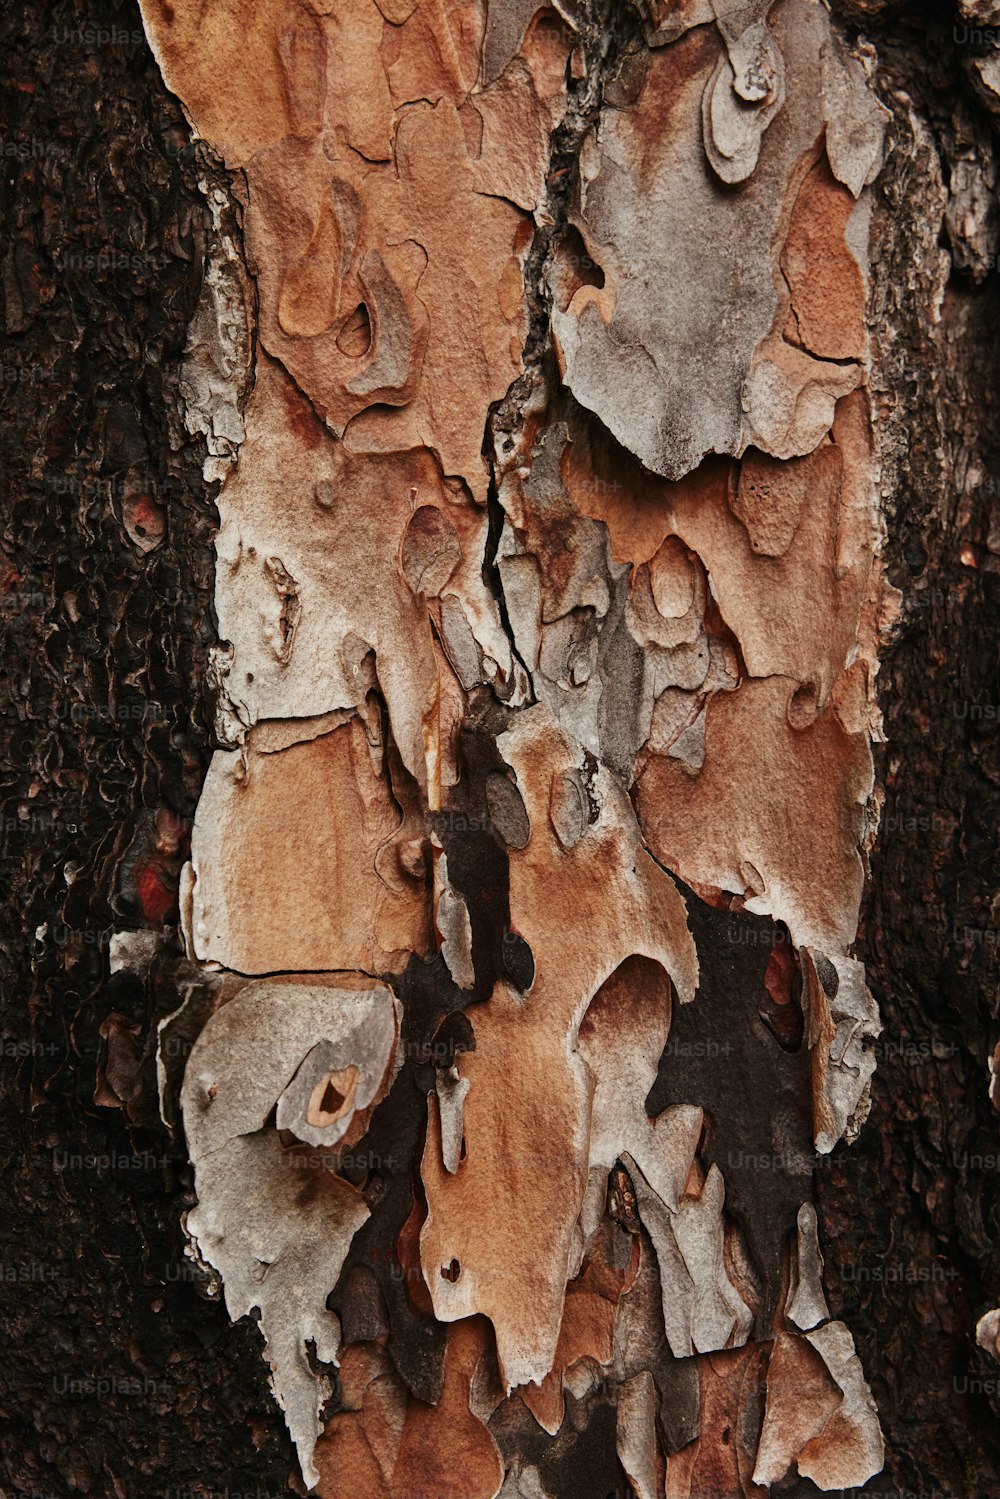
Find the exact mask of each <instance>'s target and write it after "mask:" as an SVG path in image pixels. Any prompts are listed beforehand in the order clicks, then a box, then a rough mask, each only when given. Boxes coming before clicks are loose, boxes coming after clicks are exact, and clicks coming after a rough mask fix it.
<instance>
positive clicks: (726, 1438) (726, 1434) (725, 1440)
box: [722, 1426, 730, 1447]
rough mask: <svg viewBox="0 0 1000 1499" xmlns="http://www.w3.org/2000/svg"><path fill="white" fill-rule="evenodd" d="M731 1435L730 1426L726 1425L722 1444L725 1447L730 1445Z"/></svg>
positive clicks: (723, 1430)
mask: <svg viewBox="0 0 1000 1499" xmlns="http://www.w3.org/2000/svg"><path fill="white" fill-rule="evenodd" d="M729 1436H730V1431H729V1427H728V1426H724V1427H723V1428H722V1445H723V1446H724V1447H728V1446H729Z"/></svg>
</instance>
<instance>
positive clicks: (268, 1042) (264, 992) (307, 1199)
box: [181, 976, 399, 1485]
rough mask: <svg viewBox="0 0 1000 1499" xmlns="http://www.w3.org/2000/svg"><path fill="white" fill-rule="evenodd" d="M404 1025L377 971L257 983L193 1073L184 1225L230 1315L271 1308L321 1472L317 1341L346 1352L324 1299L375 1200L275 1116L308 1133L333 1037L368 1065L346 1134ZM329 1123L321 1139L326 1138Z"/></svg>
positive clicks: (275, 1352)
mask: <svg viewBox="0 0 1000 1499" xmlns="http://www.w3.org/2000/svg"><path fill="white" fill-rule="evenodd" d="M398 1025H399V1012H398V1007H397V1005H396V1002H395V1000H394V998H393V996H392V995H391V994H390V992H389V991H388V990H387V989H385V988H383V987H381V986H380V985H376V984H374V983H372V981H371V980H368V979H364V978H356V977H353V976H350V977H348V976H338V977H337V978H336V979H327V980H319V979H315V980H313V981H312V982H311V983H309V984H303V983H300V982H296V981H295V980H293V979H288V980H280V981H266V982H261V983H255V984H249V985H247V987H246V988H245V989H243V990H242V992H241V993H240V994H238V995H237V996H236V997H235V998H234V999H232V1000H230V1001H229V1003H228V1004H226V1005H224V1006H223V1007H222V1008H221V1009H220V1010H218V1011H217V1012H216V1014H215V1015H213V1016H212V1017H211V1018H210V1019H209V1021H208V1024H207V1025H206V1026H205V1028H204V1030H203V1031H202V1033H201V1035H200V1036H199V1038H198V1040H197V1042H196V1043H195V1046H194V1048H193V1050H192V1052H191V1057H190V1059H189V1061H188V1065H187V1069H186V1071H185V1076H184V1085H183V1088H182V1092H181V1105H182V1109H183V1114H184V1128H185V1133H186V1136H187V1142H188V1149H189V1151H190V1153H191V1159H192V1161H193V1163H194V1168H195V1190H196V1192H197V1194H198V1204H197V1207H195V1208H193V1209H192V1211H191V1212H190V1213H189V1214H188V1220H187V1230H188V1233H189V1234H190V1235H191V1236H192V1238H193V1239H194V1241H195V1242H196V1243H197V1246H198V1252H199V1254H200V1255H201V1257H202V1258H203V1259H204V1260H206V1261H207V1262H208V1263H209V1264H211V1265H213V1266H214V1267H215V1269H217V1270H218V1271H219V1272H220V1274H221V1275H222V1279H223V1284H224V1287H225V1296H226V1307H227V1309H228V1311H229V1315H230V1316H231V1317H232V1318H233V1319H234V1320H235V1319H237V1318H239V1317H244V1316H248V1315H249V1314H250V1313H251V1312H252V1311H253V1310H254V1308H258V1309H259V1311H260V1328H261V1332H262V1334H263V1336H264V1339H265V1355H266V1357H267V1360H268V1363H269V1364H270V1366H271V1380H272V1385H273V1388H274V1393H275V1396H276V1398H277V1400H278V1403H279V1405H280V1406H281V1408H282V1410H283V1411H284V1413H285V1419H286V1422H287V1424H288V1429H289V1431H290V1432H291V1435H292V1439H293V1440H294V1442H295V1444H296V1448H297V1449H298V1454H299V1460H300V1462H301V1464H302V1471H303V1474H304V1476H305V1478H306V1482H307V1483H309V1484H310V1485H314V1484H315V1483H316V1482H317V1481H318V1478H319V1474H318V1472H317V1470H316V1468H315V1466H314V1464H313V1449H314V1446H315V1442H316V1438H317V1437H318V1436H319V1433H320V1431H321V1430H322V1427H321V1423H320V1420H319V1413H320V1410H321V1409H322V1406H323V1403H324V1401H325V1400H326V1399H327V1398H328V1396H329V1394H330V1384H329V1381H328V1380H327V1379H326V1377H325V1376H324V1375H322V1374H314V1373H313V1370H312V1366H311V1364H310V1361H309V1349H310V1348H311V1349H312V1350H313V1352H314V1354H315V1357H316V1358H317V1359H318V1360H319V1362H321V1363H335V1362H336V1360H337V1354H338V1351H339V1347H340V1327H339V1324H338V1321H337V1318H336V1317H335V1316H334V1315H333V1314H332V1313H330V1312H328V1311H327V1310H326V1298H327V1296H328V1295H329V1293H330V1291H331V1290H332V1289H333V1287H334V1285H335V1283H336V1281H337V1277H338V1276H339V1274H340V1269H341V1266H342V1265H343V1263H344V1260H345V1259H346V1257H347V1252H348V1250H349V1248H350V1245H351V1240H352V1239H353V1237H354V1235H355V1233H356V1232H357V1230H358V1229H359V1228H360V1227H361V1225H362V1224H363V1223H364V1222H365V1221H366V1219H367V1218H368V1208H367V1207H366V1206H365V1203H364V1200H363V1198H362V1196H361V1194H360V1192H358V1191H357V1190H356V1189H355V1188H354V1187H352V1186H351V1185H350V1183H349V1182H346V1181H344V1180H342V1179H341V1178H340V1177H337V1176H334V1175H333V1174H332V1173H331V1172H330V1171H328V1170H327V1169H325V1167H324V1166H323V1165H322V1163H319V1162H310V1160H309V1158H308V1157H303V1156H300V1155H299V1154H297V1153H296V1152H295V1151H290V1150H288V1149H287V1148H286V1147H285V1146H284V1145H282V1143H281V1140H280V1139H279V1137H278V1133H277V1130H276V1129H274V1128H269V1127H268V1122H267V1121H268V1118H269V1116H270V1114H271V1112H272V1110H273V1109H274V1107H275V1105H276V1104H278V1107H279V1110H280V1109H281V1108H282V1105H284V1112H285V1118H286V1120H287V1121H288V1122H289V1123H290V1124H291V1125H292V1126H293V1127H294V1128H295V1130H296V1133H298V1134H299V1137H300V1138H301V1137H302V1136H303V1135H304V1134H308V1133H309V1131H310V1128H311V1127H310V1125H309V1123H308V1120H307V1119H305V1118H303V1117H302V1109H303V1104H304V1105H305V1112H306V1114H308V1108H309V1100H306V1099H304V1097H303V1095H302V1092H301V1089H300V1084H301V1088H302V1089H304V1088H305V1087H310V1085H311V1081H312V1071H311V1068H310V1067H309V1066H307V1071H306V1073H303V1072H302V1067H303V1066H304V1065H307V1064H309V1063H310V1061H311V1059H313V1058H315V1057H317V1054H318V1052H319V1050H320V1049H321V1048H328V1050H327V1051H326V1052H325V1053H324V1057H330V1058H333V1059H336V1060H340V1061H342V1062H343V1061H346V1060H348V1059H349V1062H348V1065H349V1066H350V1067H352V1068H354V1069H355V1070H356V1073H357V1077H358V1084H357V1086H356V1089H355V1091H354V1093H353V1095H352V1100H351V1107H350V1109H349V1111H347V1112H346V1113H345V1115H344V1116H343V1117H342V1119H341V1120H340V1121H338V1126H337V1128H336V1131H335V1133H334V1137H335V1138H339V1137H340V1136H341V1135H342V1134H343V1133H344V1131H345V1130H346V1128H347V1127H348V1124H349V1123H350V1118H351V1116H352V1115H353V1113H354V1111H355V1109H356V1108H357V1107H361V1106H363V1104H364V1103H370V1102H372V1100H373V1099H374V1098H375V1097H376V1095H377V1094H378V1093H379V1091H380V1090H382V1091H384V1089H385V1086H386V1082H387V1073H388V1070H389V1061H390V1058H391V1056H392V1054H393V1052H394V1050H395V1042H396V1037H397V1034H398ZM297 1067H298V1069H299V1071H298V1072H296V1075H295V1078H294V1079H293V1082H292V1084H291V1085H288V1082H287V1080H288V1077H289V1073H290V1072H292V1071H294V1070H295V1069H296V1068H297ZM310 1097H311V1088H310ZM280 1127H282V1126H281V1125H280V1124H279V1128H280ZM318 1133H319V1139H318V1140H317V1142H316V1143H325V1141H324V1139H323V1131H319V1132H318ZM310 1165H313V1166H314V1167H315V1168H316V1169H312V1170H310V1169H309V1167H310Z"/></svg>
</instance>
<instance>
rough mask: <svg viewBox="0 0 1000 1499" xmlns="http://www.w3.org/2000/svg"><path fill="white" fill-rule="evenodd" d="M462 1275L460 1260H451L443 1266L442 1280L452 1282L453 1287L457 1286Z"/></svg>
mask: <svg viewBox="0 0 1000 1499" xmlns="http://www.w3.org/2000/svg"><path fill="white" fill-rule="evenodd" d="M461 1273H462V1267H461V1265H460V1264H459V1263H458V1260H449V1262H448V1264H447V1265H442V1266H441V1279H442V1280H450V1281H451V1283H452V1285H454V1284H455V1282H456V1280H457V1279H458V1277H459V1276H460V1275H461Z"/></svg>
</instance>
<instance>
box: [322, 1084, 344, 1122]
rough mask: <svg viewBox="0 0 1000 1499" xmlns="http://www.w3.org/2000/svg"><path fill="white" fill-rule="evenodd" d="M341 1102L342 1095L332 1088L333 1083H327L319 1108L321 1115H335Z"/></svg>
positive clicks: (342, 1100) (342, 1099)
mask: <svg viewBox="0 0 1000 1499" xmlns="http://www.w3.org/2000/svg"><path fill="white" fill-rule="evenodd" d="M343 1102H344V1095H343V1093H340V1092H338V1090H337V1089H336V1088H335V1087H334V1086H333V1083H331V1082H328V1083H327V1085H326V1090H325V1091H324V1093H323V1101H322V1103H321V1104H320V1108H321V1109H322V1110H323V1113H324V1114H335V1113H336V1112H337V1110H338V1109H339V1108H340V1106H341V1104H342V1103H343Z"/></svg>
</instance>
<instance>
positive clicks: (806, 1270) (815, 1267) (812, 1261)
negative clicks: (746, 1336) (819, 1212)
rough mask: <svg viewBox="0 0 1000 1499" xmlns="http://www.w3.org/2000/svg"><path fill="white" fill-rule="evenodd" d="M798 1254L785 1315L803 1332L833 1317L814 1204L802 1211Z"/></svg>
mask: <svg viewBox="0 0 1000 1499" xmlns="http://www.w3.org/2000/svg"><path fill="white" fill-rule="evenodd" d="M796 1227H797V1232H796V1242H795V1253H794V1256H793V1259H792V1265H791V1275H790V1280H789V1286H788V1301H787V1304H786V1307H785V1314H786V1316H787V1317H788V1318H789V1320H790V1321H792V1322H794V1323H795V1325H796V1327H799V1328H801V1329H802V1330H803V1331H804V1332H805V1331H808V1329H809V1328H811V1327H815V1326H816V1325H817V1323H819V1322H825V1321H826V1320H827V1318H828V1317H829V1315H830V1309H829V1307H828V1306H827V1304H826V1296H825V1295H824V1294H823V1255H822V1252H821V1251H820V1247H819V1235H818V1232H817V1225H816V1209H815V1208H814V1207H813V1205H812V1203H811V1202H804V1203H803V1204H802V1206H801V1207H800V1208H799V1216H798V1222H797V1225H796Z"/></svg>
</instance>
